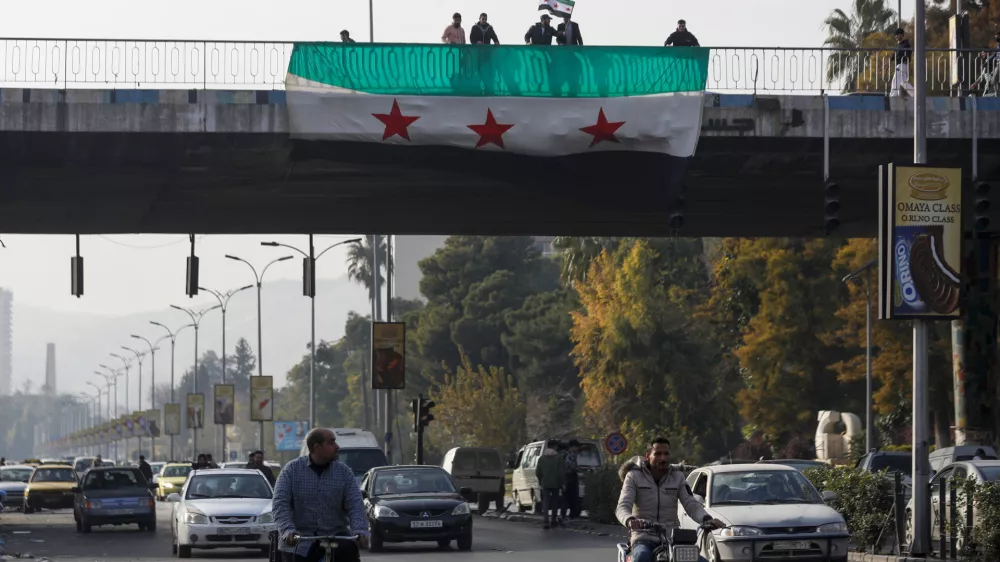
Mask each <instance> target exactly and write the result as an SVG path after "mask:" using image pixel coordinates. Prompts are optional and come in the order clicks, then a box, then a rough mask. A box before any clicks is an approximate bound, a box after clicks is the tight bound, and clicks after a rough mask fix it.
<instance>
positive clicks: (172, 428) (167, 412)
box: [163, 403, 181, 435]
mask: <svg viewBox="0 0 1000 562" xmlns="http://www.w3.org/2000/svg"><path fill="white" fill-rule="evenodd" d="M163 432H164V433H166V434H167V435H180V434H181V405H180V404H177V403H168V404H164V405H163Z"/></svg>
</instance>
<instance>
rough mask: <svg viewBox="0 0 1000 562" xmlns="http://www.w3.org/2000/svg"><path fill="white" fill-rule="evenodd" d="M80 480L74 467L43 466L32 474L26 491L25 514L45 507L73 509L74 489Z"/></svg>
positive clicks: (61, 465) (59, 465) (60, 465)
mask: <svg viewBox="0 0 1000 562" xmlns="http://www.w3.org/2000/svg"><path fill="white" fill-rule="evenodd" d="M77 483H78V480H77V477H76V471H74V470H73V467H72V466H66V465H64V464H43V465H40V466H39V467H38V468H36V469H35V470H34V472H32V473H31V478H30V479H29V480H28V487H27V488H25V490H24V512H25V513H32V512H34V511H38V510H40V509H42V507H45V508H47V509H57V508H65V507H73V488H74V487H75V486H76V485H77Z"/></svg>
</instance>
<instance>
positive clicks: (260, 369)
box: [226, 254, 294, 450]
mask: <svg viewBox="0 0 1000 562" xmlns="http://www.w3.org/2000/svg"><path fill="white" fill-rule="evenodd" d="M293 257H294V256H282V257H280V258H278V259H275V260H271V261H270V262H268V264H267V265H265V266H264V269H262V270H261V271H260V275H258V274H257V268H255V267H254V266H253V264H252V263H250V262H248V261H247V260H245V259H243V258H240V257H237V256H232V255H229V254H226V258H228V259H231V260H236V261H239V262H243V263H245V264H247V267H249V268H250V271H253V276H254V279H256V280H257V376H260V377H262V376H264V346H263V341H264V335H263V334H264V330H263V327H262V324H261V310H260V289H261V283H262V282H263V280H264V274H265V273H267V268H269V267H271V266H272V265H274V264H276V263H278V262H279V261H285V260H290V259H292V258H293ZM258 433H259V436H258V446H259V447H260V449H261V450H264V422H263V421H262V422H260V428H259V429H258Z"/></svg>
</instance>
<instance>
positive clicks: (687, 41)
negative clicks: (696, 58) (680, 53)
mask: <svg viewBox="0 0 1000 562" xmlns="http://www.w3.org/2000/svg"><path fill="white" fill-rule="evenodd" d="M671 45H673V46H674V47H700V46H701V45H699V44H698V38H697V37H695V36H694V34H693V33H691V32H690V31H688V30H686V29H685V30H684V31H675V32H673V33H671V34H670V37H667V40H666V41H664V42H663V46H664V47H669V46H671Z"/></svg>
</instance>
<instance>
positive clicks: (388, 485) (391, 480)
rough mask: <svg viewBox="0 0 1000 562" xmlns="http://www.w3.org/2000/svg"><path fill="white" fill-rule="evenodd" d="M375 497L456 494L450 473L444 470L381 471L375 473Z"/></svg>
mask: <svg viewBox="0 0 1000 562" xmlns="http://www.w3.org/2000/svg"><path fill="white" fill-rule="evenodd" d="M374 490H375V492H374V495H376V496H384V495H388V494H454V493H455V485H454V484H452V482H451V478H450V477H449V476H448V473H447V472H445V471H444V470H443V469H422V468H417V469H412V468H411V469H405V468H403V469H399V470H380V471H378V472H376V473H375V487H374Z"/></svg>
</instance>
